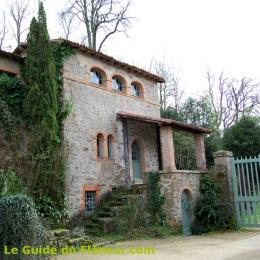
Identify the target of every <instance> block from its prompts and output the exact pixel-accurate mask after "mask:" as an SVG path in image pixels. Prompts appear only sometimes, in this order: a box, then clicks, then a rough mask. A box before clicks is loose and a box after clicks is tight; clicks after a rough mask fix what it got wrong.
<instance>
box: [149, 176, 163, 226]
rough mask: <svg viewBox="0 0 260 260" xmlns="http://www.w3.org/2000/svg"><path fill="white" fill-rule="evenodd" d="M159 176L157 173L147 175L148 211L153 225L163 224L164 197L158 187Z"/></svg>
mask: <svg viewBox="0 0 260 260" xmlns="http://www.w3.org/2000/svg"><path fill="white" fill-rule="evenodd" d="M159 180H160V174H159V173H158V172H149V173H148V183H147V188H148V202H147V203H148V205H147V208H148V211H149V212H150V214H151V217H152V219H151V221H152V223H153V224H156V223H157V224H165V218H166V215H165V212H164V210H163V205H164V201H165V197H164V196H163V195H162V194H161V189H160V186H159Z"/></svg>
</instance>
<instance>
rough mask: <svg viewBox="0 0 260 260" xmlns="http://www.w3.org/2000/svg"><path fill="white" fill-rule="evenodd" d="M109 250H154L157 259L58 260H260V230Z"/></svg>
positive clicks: (79, 258)
mask: <svg viewBox="0 0 260 260" xmlns="http://www.w3.org/2000/svg"><path fill="white" fill-rule="evenodd" d="M109 247H124V248H130V247H131V248H132V247H153V248H154V249H155V253H154V254H153V255H151V254H150V255H148V254H147V255H145V254H142V255H137V254H127V255H109V254H106V255H90V254H71V255H64V256H59V257H57V258H56V259H58V260H74V259H75V260H85V259H89V260H119V259H124V260H148V259H149V260H168V259H169V260H170V259H171V260H175V259H176V260H219V259H221V260H222V259H225V260H243V259H245V260H259V259H260V230H246V231H238V232H228V233H221V234H210V235H203V236H190V237H182V236H175V237H169V238H166V239H151V240H135V241H126V242H120V243H116V244H113V245H109Z"/></svg>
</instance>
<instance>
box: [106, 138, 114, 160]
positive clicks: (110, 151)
mask: <svg viewBox="0 0 260 260" xmlns="http://www.w3.org/2000/svg"><path fill="white" fill-rule="evenodd" d="M107 155H108V158H109V159H112V158H113V156H114V151H113V136H112V135H109V136H108V138H107Z"/></svg>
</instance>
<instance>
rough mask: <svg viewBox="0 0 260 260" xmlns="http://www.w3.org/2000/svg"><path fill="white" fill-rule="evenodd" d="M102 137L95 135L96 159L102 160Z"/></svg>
mask: <svg viewBox="0 0 260 260" xmlns="http://www.w3.org/2000/svg"><path fill="white" fill-rule="evenodd" d="M103 152H104V137H103V135H102V134H98V135H97V157H98V158H100V159H101V158H103V156H104V154H103Z"/></svg>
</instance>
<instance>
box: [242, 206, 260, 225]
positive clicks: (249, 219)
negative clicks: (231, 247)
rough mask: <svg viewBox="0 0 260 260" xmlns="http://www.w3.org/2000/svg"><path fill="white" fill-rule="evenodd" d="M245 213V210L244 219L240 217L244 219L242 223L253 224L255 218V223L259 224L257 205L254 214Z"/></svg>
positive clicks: (259, 208) (259, 215) (259, 211)
mask: <svg viewBox="0 0 260 260" xmlns="http://www.w3.org/2000/svg"><path fill="white" fill-rule="evenodd" d="M247 213H248V212H247V211H246V210H245V216H244V219H241V220H244V223H245V224H246V225H250V224H251V225H252V224H255V220H256V223H257V224H258V225H260V207H259V206H258V207H256V215H254V214H250V215H248V214H247ZM250 213H252V209H250Z"/></svg>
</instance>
